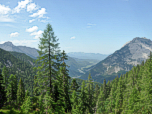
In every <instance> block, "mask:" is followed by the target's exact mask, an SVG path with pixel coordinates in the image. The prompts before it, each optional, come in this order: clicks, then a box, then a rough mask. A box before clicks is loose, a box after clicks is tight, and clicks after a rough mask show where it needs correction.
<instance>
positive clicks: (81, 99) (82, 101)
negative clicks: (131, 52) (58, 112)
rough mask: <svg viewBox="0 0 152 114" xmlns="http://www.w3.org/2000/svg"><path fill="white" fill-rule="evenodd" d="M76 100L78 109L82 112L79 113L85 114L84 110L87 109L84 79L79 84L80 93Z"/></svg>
mask: <svg viewBox="0 0 152 114" xmlns="http://www.w3.org/2000/svg"><path fill="white" fill-rule="evenodd" d="M78 102H79V105H78V107H79V110H80V111H81V112H82V113H81V114H85V111H86V110H87V106H88V104H87V95H86V93H85V81H83V82H82V85H81V93H80V95H79V99H78Z"/></svg>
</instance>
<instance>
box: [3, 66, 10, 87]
mask: <svg viewBox="0 0 152 114" xmlns="http://www.w3.org/2000/svg"><path fill="white" fill-rule="evenodd" d="M2 76H3V78H4V83H5V90H6V89H7V84H8V78H9V77H8V76H9V71H8V68H6V66H4V67H3V70H2Z"/></svg>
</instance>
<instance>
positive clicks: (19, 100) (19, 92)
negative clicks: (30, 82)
mask: <svg viewBox="0 0 152 114" xmlns="http://www.w3.org/2000/svg"><path fill="white" fill-rule="evenodd" d="M24 98H25V89H24V84H23V82H22V79H21V78H20V81H19V84H18V90H17V104H18V106H19V109H20V106H21V105H22V104H23V102H24Z"/></svg>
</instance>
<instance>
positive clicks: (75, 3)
mask: <svg viewBox="0 0 152 114" xmlns="http://www.w3.org/2000/svg"><path fill="white" fill-rule="evenodd" d="M151 5H152V1H151V0H22V1H21V0H0V44H2V43H4V42H6V41H11V42H12V43H13V44H14V45H16V46H19V45H23V46H28V47H34V48H37V49H38V44H39V43H40V39H39V37H41V34H42V33H43V31H44V29H45V28H46V25H47V24H48V23H50V24H51V25H52V27H53V30H54V33H55V36H57V38H59V41H58V43H60V45H59V47H60V49H61V51H62V50H65V52H66V53H69V52H85V53H101V54H111V53H114V52H115V51H116V50H119V49H120V48H121V47H122V46H123V45H124V44H125V43H126V42H128V41H131V40H132V39H133V38H135V37H146V38H147V39H150V40H152V37H151V36H152V13H151V12H152V7H151Z"/></svg>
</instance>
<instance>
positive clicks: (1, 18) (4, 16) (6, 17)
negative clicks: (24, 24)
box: [0, 15, 14, 22]
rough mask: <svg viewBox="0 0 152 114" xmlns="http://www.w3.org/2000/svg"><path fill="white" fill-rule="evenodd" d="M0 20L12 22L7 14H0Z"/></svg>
mask: <svg viewBox="0 0 152 114" xmlns="http://www.w3.org/2000/svg"><path fill="white" fill-rule="evenodd" d="M0 22H14V20H13V19H12V18H10V17H9V16H8V15H0Z"/></svg>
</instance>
